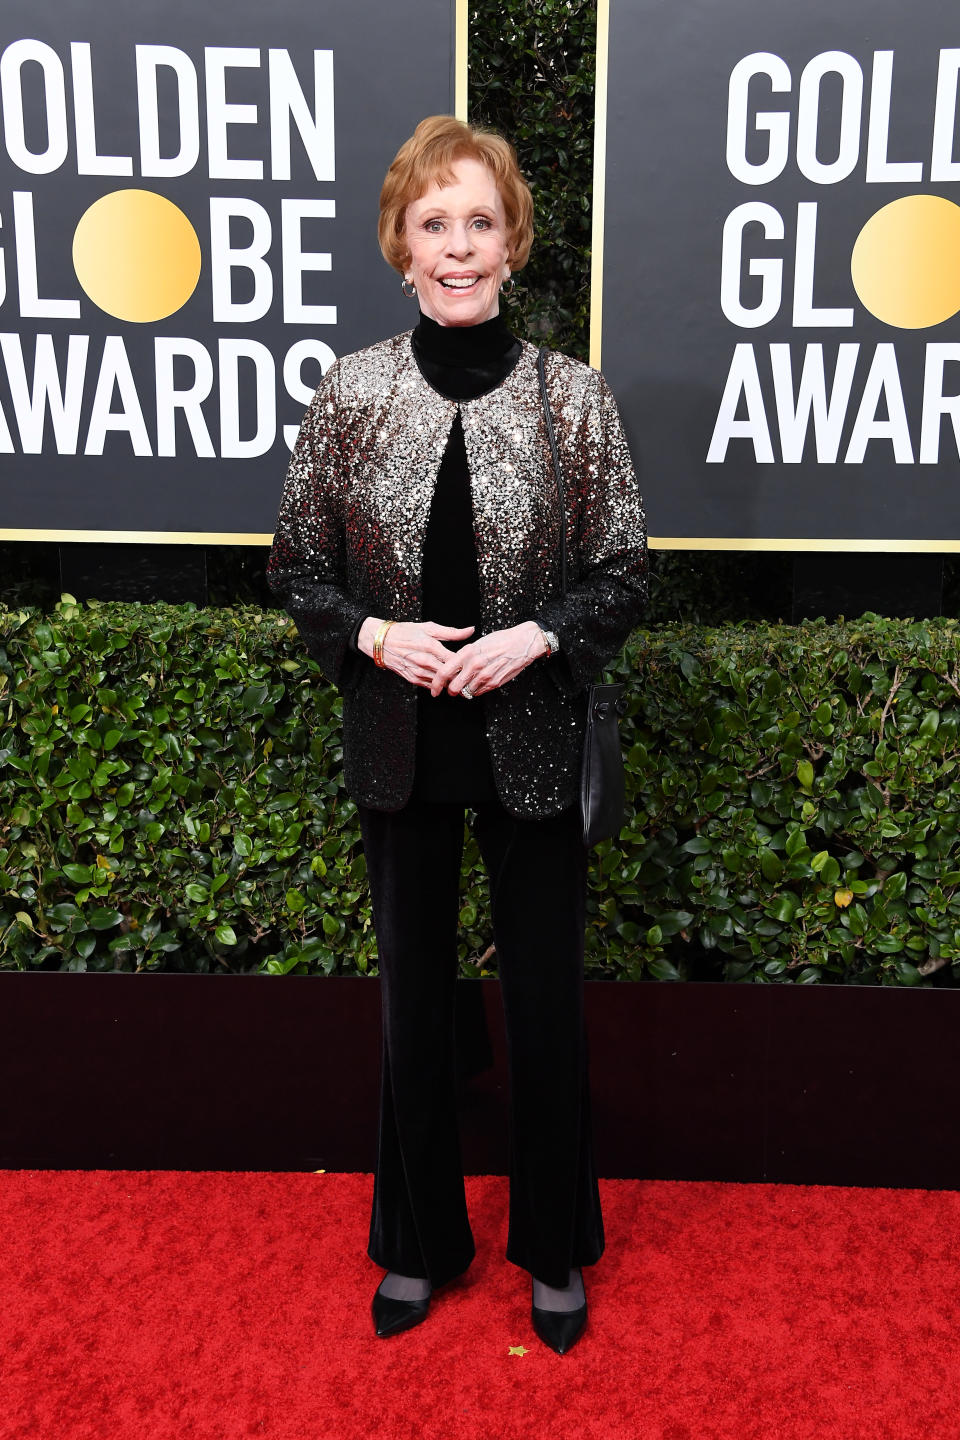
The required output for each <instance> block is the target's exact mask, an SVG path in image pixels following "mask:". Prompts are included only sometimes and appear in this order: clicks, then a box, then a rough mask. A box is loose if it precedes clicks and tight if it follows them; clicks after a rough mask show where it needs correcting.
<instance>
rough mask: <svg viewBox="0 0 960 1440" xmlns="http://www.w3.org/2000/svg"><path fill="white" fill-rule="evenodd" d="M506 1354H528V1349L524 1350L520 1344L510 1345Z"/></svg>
mask: <svg viewBox="0 0 960 1440" xmlns="http://www.w3.org/2000/svg"><path fill="white" fill-rule="evenodd" d="M507 1354H508V1355H529V1354H530V1351H529V1350H524V1348H523V1346H522V1345H511V1346H510V1349H509V1350H508V1351H507Z"/></svg>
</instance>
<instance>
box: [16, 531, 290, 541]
mask: <svg viewBox="0 0 960 1440" xmlns="http://www.w3.org/2000/svg"><path fill="white" fill-rule="evenodd" d="M0 540H56V541H59V542H60V543H61V544H65V543H67V542H68V541H75V542H81V541H86V542H90V541H92V542H94V543H96V544H99V545H272V544H273V536H272V535H264V534H260V533H252V532H248V531H243V530H236V531H232V532H231V531H223V530H215V531H212V532H208V531H205V530H12V529H9V528H0Z"/></svg>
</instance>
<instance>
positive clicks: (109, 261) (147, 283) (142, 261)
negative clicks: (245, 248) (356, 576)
mask: <svg viewBox="0 0 960 1440" xmlns="http://www.w3.org/2000/svg"><path fill="white" fill-rule="evenodd" d="M73 268H74V270H75V271H76V273H77V279H78V280H79V281H80V284H81V285H82V287H83V290H84V292H85V294H87V295H88V296H89V297H90V299H91V300H92V301H93V303H94V305H97V306H99V308H100V309H101V310H104V311H106V313H107V314H108V315H113V316H115V317H116V318H117V319H118V320H134V321H138V322H139V323H141V324H149V323H150V322H151V321H153V320H163V319H165V318H166V316H167V315H172V314H174V312H175V311H177V310H179V309H180V308H181V306H183V305H185V304H186V303H187V301H188V300H189V299H190V296H191V295H192V294H193V292H194V290H195V289H196V285H197V281H198V280H199V278H200V241H199V240H198V239H197V232H196V231H195V230H194V228H193V226H192V225H191V224H190V221H189V220H188V219H187V217H186V215H184V213H183V211H182V210H180V209H178V207H177V206H176V205H174V204H173V202H172V201H171V200H167V199H166V198H165V197H164V196H163V195H156V194H155V193H154V192H153V191H152V190H115V191H113V192H112V194H110V195H104V196H102V197H101V198H100V199H99V200H96V201H94V203H93V204H92V205H91V206H90V208H89V209H88V210H86V211H85V212H84V213H83V215H81V217H80V223H79V224H78V225H77V228H76V230H75V232H74V236H73Z"/></svg>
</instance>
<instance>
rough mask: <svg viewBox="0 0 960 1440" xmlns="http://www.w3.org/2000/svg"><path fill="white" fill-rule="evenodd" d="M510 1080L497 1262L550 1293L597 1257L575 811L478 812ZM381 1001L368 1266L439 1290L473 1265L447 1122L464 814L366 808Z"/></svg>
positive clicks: (581, 866)
mask: <svg viewBox="0 0 960 1440" xmlns="http://www.w3.org/2000/svg"><path fill="white" fill-rule="evenodd" d="M475 814H476V820H475V834H476V838H477V843H478V845H479V847H480V852H481V854H482V856H483V860H484V864H485V865H486V867H487V873H488V876H489V882H490V896H491V906H492V917H493V931H494V941H495V944H496V948H497V961H498V966H499V971H500V983H501V988H502V993H503V1005H504V1015H505V1020H506V1033H507V1048H508V1058H509V1074H510V1225H509V1235H508V1240H507V1258H508V1259H509V1260H511V1261H513V1262H514V1263H515V1264H517V1265H520V1266H522V1267H523V1268H524V1269H526V1270H529V1271H530V1273H531V1274H532V1275H534V1276H535V1277H536V1278H537V1279H538V1280H541V1281H543V1282H544V1283H545V1284H548V1285H556V1286H562V1285H566V1284H567V1281H568V1277H569V1271H570V1269H571V1267H572V1266H580V1265H591V1264H593V1263H594V1261H596V1260H598V1259H599V1258H600V1255H601V1254H602V1253H603V1244H604V1241H603V1220H602V1217H601V1213H600V1196H599V1191H598V1188H597V1178H596V1172H595V1170H594V1165H593V1155H592V1147H591V1138H590V1099H589V1088H588V1072H587V1051H586V1034H585V1030H584V1024H583V936H584V924H585V895H586V855H585V852H584V848H583V844H582V841H581V839H580V834H579V822H578V817H577V815H576V814H575V812H574V811H570V812H567V813H565V814H563V815H560V816H558V817H556V818H554V819H550V820H516V819H514V818H513V817H512V816H510V815H509V814H508V813H507V812H506V811H505V810H504V809H503V807H502V806H501V805H499V804H498V803H489V804H485V805H481V806H479V807H478V808H477V810H476V812H475ZM360 821H361V826H362V831H363V843H364V850H365V853H366V859H367V872H368V875H369V878H370V888H371V894H372V898H373V915H374V924H375V927H376V933H377V945H378V950H379V956H380V975H381V993H382V998H383V1070H382V1082H381V1085H382V1088H381V1110H380V1133H379V1143H378V1154H377V1169H376V1177H375V1184H374V1196H373V1213H372V1216H371V1221H370V1245H369V1251H368V1253H369V1255H370V1258H371V1259H372V1260H375V1261H376V1262H377V1263H378V1264H380V1265H382V1266H384V1267H385V1268H386V1269H388V1270H396V1271H399V1272H400V1273H401V1274H404V1275H418V1276H425V1277H427V1278H428V1279H429V1280H430V1281H431V1283H432V1284H433V1286H434V1287H436V1286H438V1285H442V1284H443V1283H444V1282H445V1281H447V1280H450V1279H452V1278H453V1277H454V1276H456V1275H459V1274H460V1273H461V1272H462V1271H464V1270H466V1268H467V1266H468V1265H469V1264H470V1261H471V1260H472V1259H473V1256H474V1253H475V1252H474V1243H473V1236H472V1234H471V1230H470V1223H469V1220H468V1218H467V1210H466V1204H465V1199H464V1185H463V1167H462V1161H461V1155H460V1140H459V1133H458V1127H457V1113H456V1069H455V1048H454V996H455V985H456V974H457V923H458V914H459V908H460V905H459V895H458V889H459V877H460V861H461V854H462V849H463V827H464V807H463V806H462V805H455V804H444V803H439V804H438V803H432V802H427V801H418V800H413V801H411V802H410V804H409V805H407V806H406V807H405V809H403V810H401V811H398V812H396V813H393V814H390V813H386V812H384V811H378V810H367V809H361V811H360Z"/></svg>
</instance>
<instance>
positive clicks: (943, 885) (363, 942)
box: [0, 599, 960, 985]
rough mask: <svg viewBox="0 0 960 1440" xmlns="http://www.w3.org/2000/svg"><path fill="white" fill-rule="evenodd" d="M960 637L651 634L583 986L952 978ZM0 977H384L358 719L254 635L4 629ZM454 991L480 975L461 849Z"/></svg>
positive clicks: (481, 947)
mask: <svg viewBox="0 0 960 1440" xmlns="http://www.w3.org/2000/svg"><path fill="white" fill-rule="evenodd" d="M958 639H960V635H958V626H957V623H956V622H955V621H952V620H942V621H935V622H928V623H925V624H911V623H908V622H901V621H888V620H880V619H878V618H877V617H875V616H868V617H865V618H864V619H863V620H862V621H858V622H855V623H852V624H846V625H835V626H834V625H824V624H816V625H810V626H805V627H801V628H796V629H794V628H788V627H761V626H750V627H748V626H740V627H735V628H729V629H723V630H708V629H702V628H695V627H690V626H681V625H671V626H665V627H663V628H662V629H660V630H655V631H639V632H638V633H637V634H636V635H635V636H634V637H633V639H632V641H631V643H630V644H629V645H628V647H627V650H626V652H625V654H624V655H623V656H622V657H621V659H620V661H619V663H618V665H617V666H616V667H615V672H616V673H619V674H623V675H626V676H628V677H630V678H631V682H632V683H631V692H630V693H631V702H630V714H629V717H628V719H627V721H626V722H625V726H624V732H625V733H624V740H625V750H626V754H627V757H628V771H629V784H630V796H631V805H630V816H629V819H628V823H627V825H626V827H625V829H624V832H623V834H622V836H621V838H620V840H619V842H617V844H615V845H609V844H608V845H607V846H605V847H603V848H602V849H601V850H600V851H599V852H598V853H597V855H596V859H595V864H594V867H593V884H592V891H591V900H590V917H589V928H588V968H589V973H590V974H591V975H592V976H594V977H599V976H613V977H617V978H624V979H630V980H644V979H650V978H655V979H668V980H669V979H688V978H717V979H720V978H724V979H728V980H740V981H757V982H764V983H769V982H773V981H799V982H801V983H812V982H818V981H834V982H848V983H850V982H853V983H883V984H903V985H918V984H932V983H938V984H942V983H947V984H951V983H955V982H956V981H957V980H958V979H960V889H958V887H960V838H958V809H960V805H958V801H960V784H958V778H957V777H958V771H957V762H958V755H960V645H958ZM0 714H2V717H3V729H2V734H0V817H2V819H0V966H2V967H4V968H7V969H30V968H34V967H41V968H46V969H66V970H82V969H98V970H102V969H120V970H141V971H142V970H158V969H167V970H170V969H174V970H187V971H211V970H214V971H234V972H235V971H250V970H265V971H267V972H269V973H272V974H282V973H288V972H290V971H295V972H300V973H305V972H311V973H312V972H323V973H327V974H329V973H333V972H336V973H340V974H353V973H369V972H370V971H371V970H373V969H374V968H375V964H376V949H375V942H374V937H373V933H372V929H371V925H370V918H369V911H368V905H367V896H366V887H365V871H364V860H363V854H362V851H361V848H360V844H359V835H358V827H357V817H356V811H355V808H354V806H353V805H352V803H351V802H350V801H349V799H348V798H347V797H346V796H345V794H344V793H343V791H342V789H341V788H340V771H341V750H340V732H339V718H340V702H339V698H338V696H337V694H336V692H335V691H334V690H332V689H331V688H329V687H328V686H326V685H325V684H323V683H322V681H321V680H320V678H319V676H318V673H317V671H316V668H315V666H314V665H313V664H312V662H310V661H308V660H306V659H305V658H304V655H303V652H302V649H301V646H300V643H299V641H298V639H297V637H296V634H295V631H294V629H293V627H292V626H291V625H290V623H289V622H288V621H287V619H286V618H285V617H284V616H282V615H279V614H276V613H271V612H262V611H259V610H254V609H250V610H235V611H226V610H196V609H194V608H192V607H173V606H162V605H156V606H150V607H141V606H133V605H131V606H124V605H90V606H89V607H78V606H77V605H75V604H73V603H71V602H70V601H69V599H68V600H66V601H65V602H64V603H63V604H61V605H60V606H59V607H58V610H57V612H56V613H55V614H53V615H52V616H42V615H39V614H38V613H36V612H28V611H21V612H19V613H9V612H0ZM464 870H465V883H464V895H463V905H462V909H461V923H462V930H461V956H462V960H463V963H464V968H465V973H468V974H476V973H480V972H481V971H482V970H488V969H490V968H492V967H493V966H494V964H495V960H494V959H493V957H491V956H490V955H489V953H488V949H489V945H490V931H489V922H488V916H487V903H486V896H485V891H484V885H483V876H482V870H481V867H480V863H479V859H478V856H477V852H476V848H475V847H474V846H473V845H472V844H468V847H467V851H466V857H465V862H464Z"/></svg>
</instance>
